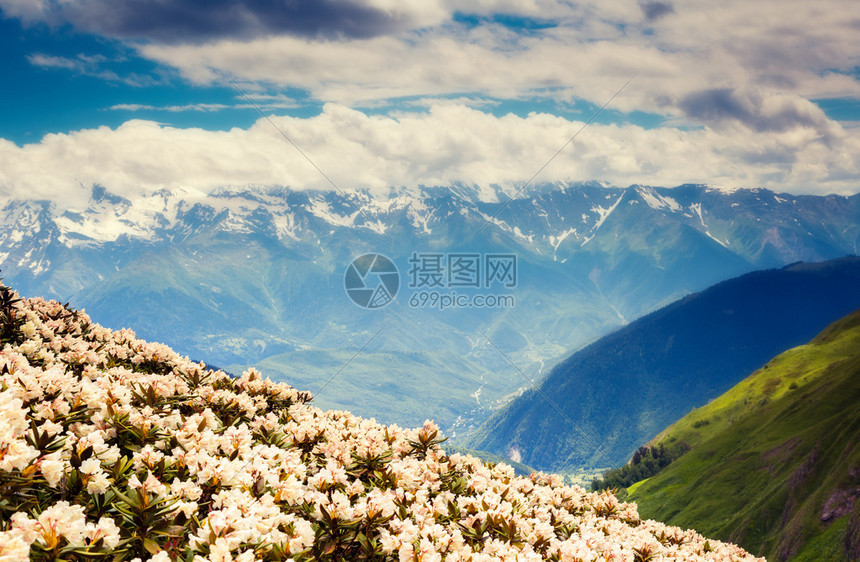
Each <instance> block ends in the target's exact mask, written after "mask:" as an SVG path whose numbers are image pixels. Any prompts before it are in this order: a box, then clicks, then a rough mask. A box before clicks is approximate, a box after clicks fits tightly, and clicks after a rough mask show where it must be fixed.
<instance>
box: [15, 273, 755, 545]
mask: <svg viewBox="0 0 860 562" xmlns="http://www.w3.org/2000/svg"><path fill="white" fill-rule="evenodd" d="M310 398H311V397H310V395H309V394H308V393H305V392H299V391H297V390H296V389H294V388H291V387H290V386H288V385H286V384H276V383H273V382H271V381H270V380H268V379H263V378H262V377H261V376H260V374H259V373H258V372H256V371H254V370H250V371H248V372H246V373H244V374H243V375H242V376H241V377H240V378H238V379H234V378H231V377H230V376H228V375H227V374H225V373H223V372H220V371H212V370H210V369H207V368H206V367H205V366H204V365H202V364H199V363H194V362H192V361H190V360H189V359H187V358H184V357H180V356H179V355H177V354H176V353H174V352H173V351H172V350H170V349H169V348H167V347H166V346H164V345H160V344H155V343H147V342H144V341H142V340H139V339H137V338H135V335H134V333H133V332H131V331H130V330H119V331H112V330H108V329H105V328H103V327H101V326H99V325H97V324H94V323H92V322H91V321H90V319H89V318H88V317H87V316H86V314H84V313H82V312H80V311H75V310H72V309H69V308H68V307H65V306H63V305H61V304H59V303H57V302H53V301H45V300H43V299H40V298H33V299H26V300H22V299H19V298H18V296H17V294H16V293H15V292H14V291H12V290H10V289H8V288H7V287H4V286H2V284H0V561H12V560H26V559H31V560H100V559H101V560H115V561H120V560H134V559H137V560H146V559H149V560H153V561H157V562H166V561H169V560H183V561H188V562H203V561H205V560H212V561H226V560H234V559H235V560H237V561H252V560H284V559H292V560H296V561H300V560H400V561H425V562H430V561H439V560H451V561H458V560H463V561H465V560H473V561H483V560H570V561H596V560H601V561H603V560H625V561H645V560H669V559H675V560H754V558H753V557H752V556H750V555H749V554H747V553H746V552H744V551H743V550H741V549H740V548H738V547H737V546H734V545H730V544H724V543H721V542H716V541H707V540H705V539H704V538H703V537H701V536H700V535H698V534H696V533H695V532H693V531H684V530H682V529H679V528H675V527H668V526H665V525H663V524H660V523H657V522H654V521H642V520H640V519H639V516H638V514H637V511H636V506H635V505H634V504H624V503H619V502H618V500H617V499H616V498H615V497H614V496H613V495H611V494H610V493H608V492H603V493H600V494H596V493H587V492H586V491H585V490H584V489H582V488H580V487H568V486H563V485H562V483H561V480H560V479H559V478H558V477H556V476H551V475H545V474H534V475H532V476H531V477H529V478H524V477H518V476H515V475H514V472H513V470H512V469H511V468H510V467H508V466H507V465H504V464H500V465H489V464H485V463H482V462H481V461H479V460H477V459H475V458H473V457H470V456H462V455H457V454H454V455H448V454H446V453H445V452H444V451H443V450H442V449H441V448H440V446H439V443H440V442H441V441H442V439H441V438H440V435H439V432H438V429H437V428H436V426H435V425H434V424H433V423H432V422H429V421H428V422H427V423H425V424H424V427H421V428H418V429H411V430H407V429H401V428H399V427H397V426H387V427H386V426H382V425H379V424H377V423H376V422H374V421H373V420H366V419H361V418H357V417H354V416H352V415H350V414H349V413H347V412H342V411H329V412H323V411H320V410H319V409H317V408H314V407H312V406H311V405H310V404H309V401H310Z"/></svg>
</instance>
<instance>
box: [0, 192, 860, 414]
mask: <svg viewBox="0 0 860 562" xmlns="http://www.w3.org/2000/svg"><path fill="white" fill-rule="evenodd" d="M498 199H499V200H496V201H487V197H486V194H479V193H478V192H477V191H475V190H473V189H471V188H469V187H468V186H455V187H453V188H439V187H428V188H420V189H413V190H407V191H394V192H392V193H391V194H390V195H389V196H387V197H379V196H374V195H371V194H370V193H367V192H356V193H349V194H342V193H339V192H335V191H333V192H296V191H291V190H289V189H284V188H263V187H248V188H242V189H237V188H232V189H223V190H221V191H218V192H215V193H210V194H204V193H198V192H193V191H189V190H182V189H173V190H167V189H165V190H162V191H158V192H156V193H152V194H150V195H147V196H144V197H140V198H137V199H134V200H129V199H125V198H122V197H119V196H116V195H113V194H112V193H111V192H110V191H109V189H106V188H103V187H100V186H96V187H94V188H93V190H92V194H91V197H90V200H89V202H88V204H87V205H86V207H82V208H64V207H63V206H61V205H58V204H56V203H49V202H44V201H6V202H2V203H0V218H2V223H0V269H2V275H3V276H4V277H6V278H7V280H8V282H9V283H11V284H14V285H15V286H16V287H18V288H19V289H20V290H21V291H22V292H23V293H24V294H30V295H44V296H46V297H53V298H58V299H61V300H64V301H66V300H68V301H70V302H71V303H72V304H73V305H75V306H78V307H85V308H86V309H87V312H88V313H89V314H90V315H91V316H93V318H94V319H95V320H96V321H98V322H100V323H102V324H105V325H107V326H110V327H114V328H118V327H121V326H126V325H133V326H135V327H136V329H137V331H138V334H139V335H140V336H141V337H144V338H153V339H154V338H156V337H158V338H159V339H161V340H167V341H168V343H170V344H171V345H172V346H173V347H174V348H176V349H178V350H179V351H181V352H183V353H187V354H189V355H191V356H193V357H195V358H198V359H204V360H207V361H211V362H213V363H215V364H217V365H219V366H221V367H226V368H231V367H232V368H235V369H236V370H239V366H247V365H252V364H253V365H257V366H258V367H260V368H261V369H263V370H264V371H266V372H268V373H271V374H273V375H279V376H281V377H285V378H287V379H288V380H289V381H290V382H292V383H293V384H295V385H296V386H300V387H303V388H308V389H309V390H311V391H314V390H319V388H321V387H322V386H323V385H324V384H325V383H326V381H327V380H329V379H330V378H332V377H333V376H334V377H335V378H334V379H332V382H331V383H329V384H327V385H326V387H325V389H324V390H323V391H322V392H319V393H318V396H317V399H316V400H317V402H318V403H320V404H321V405H323V406H325V407H344V408H347V409H349V410H351V411H353V412H355V413H358V414H362V415H368V416H371V415H372V416H376V417H378V418H379V419H380V420H382V421H386V422H398V423H402V424H408V425H414V424H416V423H421V422H423V420H424V417H426V416H425V412H426V411H430V410H432V411H434V412H435V413H436V415H437V416H438V418H439V419H438V421H439V423H440V424H441V425H442V426H443V427H445V428H446V429H448V430H451V429H452V428H453V429H460V430H461V431H465V430H467V429H468V428H469V427H472V426H473V425H474V424H475V423H477V422H478V421H480V420H481V419H484V418H485V417H486V415H487V414H488V412H489V411H490V410H491V409H492V408H494V407H495V406H497V405H498V404H499V403H500V401H503V400H505V398H506V397H510V396H511V395H512V393H515V392H516V391H517V390H518V389H519V388H521V387H522V386H523V385H524V384H527V382H526V381H525V380H524V379H523V377H522V375H521V373H520V371H522V373H523V374H526V376H528V377H529V378H532V379H535V378H540V377H541V375H542V374H543V373H545V371H546V369H547V368H548V367H550V366H551V365H552V364H553V362H554V361H556V360H557V359H559V358H560V357H562V356H563V355H565V354H567V353H569V352H570V351H572V350H574V349H576V348H578V347H581V346H582V345H584V344H585V343H587V342H589V341H593V340H594V339H595V338H597V337H598V336H600V335H602V334H604V333H606V332H608V331H609V330H611V329H612V328H615V327H617V326H619V325H620V324H623V323H626V322H628V321H630V320H632V319H634V318H636V317H638V316H640V315H641V314H643V313H645V312H648V311H650V310H653V309H654V308H655V307H657V306H659V305H661V304H665V303H667V302H669V301H670V300H672V299H674V298H677V297H679V296H681V295H683V294H686V293H689V292H691V291H697V290H701V289H703V288H705V287H707V286H709V285H711V284H713V283H715V282H718V281H721V280H723V279H727V278H729V277H733V276H736V275H739V274H742V273H745V272H747V271H750V270H753V269H758V268H767V267H777V266H782V265H785V264H787V263H791V262H794V261H799V260H804V261H815V260H822V259H828V258H834V257H840V256H843V255H846V254H856V253H857V246H858V243H860V196H853V197H841V196H827V197H818V196H793V195H786V194H776V193H773V192H771V191H767V190H763V189H757V190H735V191H725V190H720V189H715V188H710V187H707V186H701V185H685V186H679V187H675V188H655V187H648V186H641V185H634V186H629V187H625V188H621V187H612V186H607V185H604V184H600V183H581V184H569V185H568V184H546V185H537V186H533V187H530V188H529V189H527V190H525V192H523V193H521V194H519V195H518V196H517V197H516V198H515V199H513V200H510V201H507V199H506V198H505V195H504V194H499V195H498ZM485 225H486V226H485ZM371 252H373V253H381V254H384V255H386V256H388V257H390V258H391V259H392V260H393V261H394V263H395V264H396V265H397V267H398V269H399V271H400V276H401V291H400V293H398V295H397V299H396V301H395V304H393V305H389V306H387V307H385V308H382V309H379V310H366V309H363V308H360V307H358V306H356V305H355V304H354V303H353V302H351V301H350V300H349V298H348V296H347V294H346V292H345V290H344V285H343V279H344V272H345V271H346V269H347V266H348V265H349V264H350V262H351V261H352V260H353V259H354V258H355V257H357V256H359V255H362V254H365V253H371ZM413 252H418V253H426V254H441V253H445V252H458V253H467V254H469V253H477V254H482V255H483V254H486V253H497V254H515V255H516V256H517V260H518V261H517V268H518V278H517V284H516V287H514V288H501V289H499V288H494V289H493V291H496V293H498V294H504V295H510V296H513V297H514V298H515V301H516V302H515V306H512V307H502V308H469V309H462V308H461V309H451V310H438V309H436V310H432V309H431V308H430V307H423V308H422V307H416V306H409V298H410V297H411V296H414V295H415V294H416V292H415V291H414V290H412V289H410V288H409V287H407V281H408V278H409V271H410V268H411V267H412V265H411V264H410V261H409V258H410V256H411V255H412V253H413ZM470 291H471V292H470ZM448 292H451V291H448ZM489 292H491V291H490V290H483V291H481V290H478V289H475V290H470V289H460V290H459V293H460V294H465V295H467V296H471V295H473V294H474V293H484V294H486V293H489ZM437 308H438V307H437ZM485 336H489V339H490V340H491V342H492V343H490V341H488V340H487V338H486V337H485ZM359 349H361V350H362V351H361V353H359V354H358V355H355V353H356V351H358V350H359ZM500 351H502V352H504V355H502V354H501V353H500ZM353 355H355V357H354V358H353ZM505 356H507V358H506V357H505ZM508 359H510V361H512V362H513V363H514V364H515V367H514V366H512V365H511V364H510V363H509V361H508ZM347 363H348V365H347ZM344 365H347V366H346V367H344ZM430 405H432V407H430Z"/></svg>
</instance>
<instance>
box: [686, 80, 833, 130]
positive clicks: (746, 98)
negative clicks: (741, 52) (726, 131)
mask: <svg viewBox="0 0 860 562" xmlns="http://www.w3.org/2000/svg"><path fill="white" fill-rule="evenodd" d="M679 107H680V108H681V110H682V111H684V113H685V114H686V115H687V116H688V117H690V118H692V119H695V120H698V121H702V122H705V123H708V124H711V125H714V126H720V125H723V124H725V123H727V122H737V123H740V124H742V125H744V126H745V127H748V128H750V129H753V130H755V131H758V132H768V131H776V132H784V131H788V130H792V129H797V128H806V129H812V130H815V131H817V132H818V133H819V134H820V135H821V136H822V137H823V138H825V139H827V140H828V141H829V140H831V139H833V138H835V137H839V136H840V135H841V134H842V129H841V128H840V127H839V126H838V125H837V124H836V123H834V122H833V121H831V120H830V119H828V117H827V116H826V115H825V114H824V112H823V111H822V110H821V108H819V107H818V106H817V105H815V104H814V103H812V102H810V101H808V100H806V99H803V98H801V97H799V96H789V95H776V94H771V95H762V94H761V93H760V92H757V91H738V90H735V89H731V88H717V89H711V90H704V91H700V92H693V93H691V94H689V95H687V96H685V97H684V98H682V99H681V100H680V103H679Z"/></svg>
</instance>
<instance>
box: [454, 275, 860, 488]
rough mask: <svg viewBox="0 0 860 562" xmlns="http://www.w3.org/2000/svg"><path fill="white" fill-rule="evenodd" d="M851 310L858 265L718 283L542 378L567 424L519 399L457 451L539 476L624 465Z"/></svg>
mask: <svg viewBox="0 0 860 562" xmlns="http://www.w3.org/2000/svg"><path fill="white" fill-rule="evenodd" d="M857 308H860V258H843V259H839V260H833V261H829V262H823V263H815V264H805V263H799V264H795V265H792V266H788V267H785V268H783V269H779V270H768V271H759V272H754V273H749V274H747V275H744V276H742V277H739V278H736V279H731V280H729V281H725V282H722V283H719V284H718V285H716V286H714V287H711V288H709V289H707V290H705V291H702V292H701V293H698V294H694V295H690V296H688V297H685V298H684V299H682V300H680V301H678V302H676V303H673V304H671V305H669V306H667V307H665V308H662V309H660V310H658V311H657V312H654V313H652V314H649V315H647V316H645V317H643V318H641V319H639V320H637V321H635V322H633V323H631V324H630V325H628V326H626V327H624V328H622V329H620V330H618V331H616V332H614V333H612V334H610V335H608V336H605V337H603V338H601V339H600V340H598V341H597V342H595V343H594V344H592V345H590V346H588V347H586V348H585V349H583V350H581V351H579V352H577V353H574V354H573V355H572V356H570V357H569V358H567V359H565V360H564V361H562V362H561V363H559V364H558V365H557V366H556V367H555V368H553V369H552V371H551V372H550V373H549V375H548V376H547V377H546V379H545V380H544V381H543V382H542V384H541V385H540V389H541V391H542V393H543V394H544V395H546V396H549V397H550V398H551V399H552V401H553V402H555V404H556V405H557V406H558V407H559V409H560V410H561V411H562V412H564V416H567V418H568V419H565V417H564V416H563V415H561V414H559V412H558V411H556V410H555V409H554V408H553V407H552V406H551V405H550V404H549V403H548V401H547V400H546V398H545V397H544V396H543V395H541V394H540V393H538V392H535V391H531V390H530V391H526V392H524V393H523V394H522V395H521V396H519V397H518V398H516V399H515V400H513V401H512V402H511V403H510V404H509V405H508V406H506V407H505V408H504V409H502V410H501V411H499V412H497V413H496V414H494V415H493V416H492V417H491V418H490V420H489V421H487V422H486V423H485V425H484V426H483V427H481V428H480V429H479V430H478V431H477V432H476V433H475V434H474V435H473V436H472V437H471V438H470V439H469V440H468V445H469V446H471V447H474V448H476V449H481V450H486V451H490V452H492V453H496V454H501V455H507V456H511V457H513V458H514V459H515V460H518V461H521V462H523V463H526V464H528V465H530V466H533V467H534V468H536V469H538V470H556V471H557V470H563V469H565V468H569V467H577V466H582V465H591V466H607V465H609V464H610V462H611V463H613V464H616V465H620V464H623V463H624V462H626V461H627V459H629V458H630V455H631V454H633V452H634V451H635V450H636V448H637V447H638V446H639V445H641V444H643V443H645V442H646V441H648V440H649V439H651V438H652V437H654V436H655V435H657V433H659V432H660V431H661V430H662V429H664V428H665V427H666V426H668V425H669V424H671V423H672V422H674V421H676V420H678V419H679V418H681V417H682V416H683V415H684V414H686V413H688V412H689V411H690V410H691V409H692V408H696V407H700V406H702V405H704V404H706V403H707V402H708V400H710V399H713V398H716V397H717V396H719V395H720V394H722V393H723V392H725V391H726V390H728V389H729V388H731V387H732V386H734V385H735V384H736V383H737V382H738V381H740V380H741V379H742V378H743V377H744V376H746V375H747V374H748V373H749V372H750V371H752V370H753V369H755V368H756V367H757V366H759V365H761V364H763V363H764V362H766V361H767V360H768V359H769V358H771V357H773V356H774V355H776V354H777V353H779V352H781V351H783V350H785V349H788V348H790V347H793V346H795V345H799V344H801V343H803V342H805V341H809V339H810V338H811V337H813V336H814V335H815V334H816V333H818V332H819V331H821V330H822V329H823V328H824V327H825V326H827V325H828V324H829V323H831V322H833V321H834V320H836V319H838V318H841V317H842V316H844V315H845V314H847V313H849V312H851V311H853V310H856V309H857ZM571 421H572V422H573V424H575V426H576V427H574V426H573V425H572V424H571ZM597 446H599V449H600V452H598V450H597V449H596V448H597Z"/></svg>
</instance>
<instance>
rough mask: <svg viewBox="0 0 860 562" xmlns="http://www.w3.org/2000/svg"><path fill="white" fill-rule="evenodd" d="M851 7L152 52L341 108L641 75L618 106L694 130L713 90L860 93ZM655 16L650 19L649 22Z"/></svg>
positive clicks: (797, 1)
mask: <svg viewBox="0 0 860 562" xmlns="http://www.w3.org/2000/svg"><path fill="white" fill-rule="evenodd" d="M843 4H844V2H843V0H826V1H825V2H824V6H829V7H824V6H821V7H818V6H816V5H812V4H810V3H809V2H806V1H805V0H779V1H778V2H776V1H774V0H762V1H760V2H755V3H749V2H746V1H741V0H726V2H723V3H713V2H701V1H691V2H688V3H684V4H683V5H679V6H674V7H673V5H670V4H668V3H654V2H652V3H644V4H641V5H640V4H639V3H638V2H635V1H630V2H626V1H621V0H619V1H617V2H606V3H601V4H599V5H597V4H591V3H588V2H585V3H582V4H577V6H576V7H575V8H574V7H572V8H569V13H568V15H567V17H565V16H559V17H558V21H559V25H558V26H556V27H553V28H550V29H544V30H541V31H540V32H537V33H518V32H517V31H516V30H511V29H510V28H507V27H505V26H502V25H498V24H492V23H486V22H485V23H483V24H482V25H479V26H477V27H468V26H460V25H456V24H448V25H443V26H437V27H434V28H431V29H424V30H421V31H416V32H406V33H400V34H395V35H385V36H380V37H373V38H362V39H352V40H328V39H308V38H303V37H288V36H278V37H268V38H257V39H252V40H233V39H225V40H219V41H213V42H210V43H207V44H203V45H163V44H150V45H146V46H142V47H141V48H140V53H141V55H142V56H144V57H146V58H148V59H151V60H154V61H157V62H159V63H162V64H164V65H167V66H170V67H173V68H176V69H178V70H179V72H180V73H181V74H182V75H183V76H184V77H185V78H187V79H188V80H190V81H192V82H194V83H197V84H210V83H217V82H223V81H224V80H226V79H234V80H243V81H248V82H254V83H265V84H269V85H272V86H273V87H284V88H287V87H293V88H300V89H302V90H306V91H308V92H309V93H310V95H311V96H312V97H313V98H315V99H318V100H322V101H335V102H338V103H343V104H356V103H368V102H371V101H374V100H386V99H391V98H397V97H401V96H429V95H436V96H438V95H447V96H456V95H470V96H474V95H479V96H480V95H483V96H492V97H500V98H504V97H524V96H548V97H552V98H555V99H558V100H570V99H574V98H579V99H586V100H589V101H591V102H593V103H595V104H598V105H600V104H602V103H603V102H604V101H605V100H606V99H607V98H608V97H609V96H610V95H611V93H612V92H613V91H615V89H616V88H617V87H618V86H619V85H620V84H622V83H623V82H624V81H625V80H626V79H627V78H629V77H630V76H631V75H633V74H634V73H636V72H638V73H639V77H638V78H637V80H636V82H635V84H633V86H632V87H631V88H630V89H629V91H627V92H625V95H624V96H623V98H622V99H619V100H617V102H615V103H614V106H613V107H615V108H617V109H620V110H623V111H633V110H639V111H646V112H653V113H658V114H662V115H666V116H671V117H675V118H690V119H692V120H694V121H695V120H696V119H697V117H696V116H695V115H696V112H693V111H690V109H694V106H696V105H700V104H696V103H694V102H696V101H697V100H696V99H695V95H696V94H697V93H701V92H706V91H714V92H719V91H723V90H737V91H753V90H755V91H758V92H759V93H760V94H761V95H762V97H763V99H765V100H770V99H776V98H774V97H773V96H777V95H783V96H796V97H800V98H805V99H815V98H825V97H837V96H841V97H860V81H858V80H857V79H856V78H855V76H854V75H852V72H853V69H855V68H857V67H858V66H860V52H858V51H857V49H855V48H853V44H854V42H855V37H856V32H857V30H856V29H855V27H854V26H853V25H852V23H851V21H849V18H845V17H844V13H845V9H842V8H843ZM518 9H519V10H520V11H521V12H524V11H525V8H523V7H520V8H518ZM643 10H644V14H645V15H646V16H648V17H649V18H650V19H649V20H648V21H642V20H643V17H642V14H643ZM669 11H671V17H667V14H668V13H669ZM774 13H779V14H780V18H779V19H778V20H774V18H773V17H772V15H773V14H774ZM661 16H662V17H661ZM393 53H396V56H392V54H393ZM698 101H705V100H698ZM714 101H718V100H714ZM682 103H683V104H685V106H684V107H682V106H681V104H682ZM714 115H717V116H724V117H726V118H728V119H734V118H735V117H733V116H732V115H731V114H729V113H719V114H717V113H715V114H714ZM699 123H701V122H697V123H696V124H699ZM709 123H711V122H710V121H709Z"/></svg>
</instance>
